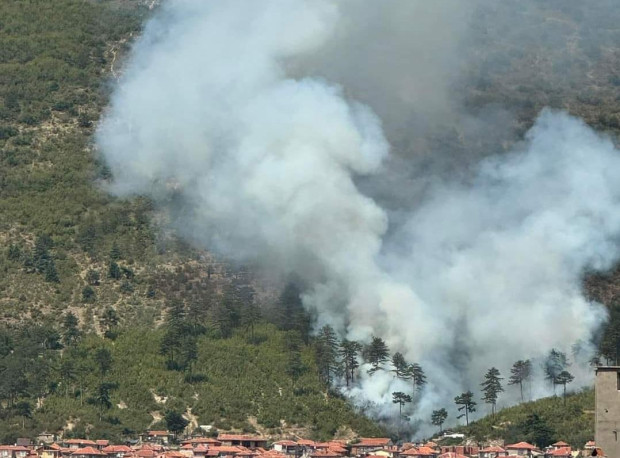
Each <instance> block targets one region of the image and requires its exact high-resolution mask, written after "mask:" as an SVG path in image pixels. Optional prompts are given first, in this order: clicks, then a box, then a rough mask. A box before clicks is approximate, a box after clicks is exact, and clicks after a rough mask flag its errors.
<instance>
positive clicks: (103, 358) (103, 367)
mask: <svg viewBox="0 0 620 458" xmlns="http://www.w3.org/2000/svg"><path fill="white" fill-rule="evenodd" d="M94 360H95V364H97V368H98V369H99V374H100V375H101V377H102V378H103V377H105V376H106V375H107V373H108V372H109V371H110V369H112V353H110V350H108V349H107V348H105V347H101V348H98V349H97V351H95V356H94Z"/></svg>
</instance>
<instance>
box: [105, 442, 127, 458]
mask: <svg viewBox="0 0 620 458" xmlns="http://www.w3.org/2000/svg"><path fill="white" fill-rule="evenodd" d="M101 451H102V452H103V453H105V454H106V455H108V456H110V457H114V458H123V457H126V456H129V455H133V450H132V449H131V448H129V447H128V446H126V445H108V446H107V447H104V448H102V449H101Z"/></svg>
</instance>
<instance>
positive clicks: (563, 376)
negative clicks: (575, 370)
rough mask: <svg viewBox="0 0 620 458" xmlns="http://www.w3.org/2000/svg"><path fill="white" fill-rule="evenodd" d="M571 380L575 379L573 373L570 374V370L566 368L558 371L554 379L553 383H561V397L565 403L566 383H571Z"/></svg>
mask: <svg viewBox="0 0 620 458" xmlns="http://www.w3.org/2000/svg"><path fill="white" fill-rule="evenodd" d="M573 380H575V377H574V376H573V374H571V373H570V372H568V371H566V370H564V371H562V372H560V373H559V374H558V376H557V377H556V379H555V383H556V384H557V385H562V387H563V394H562V397H563V399H564V404H566V385H568V384H569V383H571V382H572V381H573Z"/></svg>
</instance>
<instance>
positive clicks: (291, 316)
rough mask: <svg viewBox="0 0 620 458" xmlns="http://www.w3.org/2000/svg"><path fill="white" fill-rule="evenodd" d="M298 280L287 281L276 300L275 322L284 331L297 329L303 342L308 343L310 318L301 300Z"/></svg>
mask: <svg viewBox="0 0 620 458" xmlns="http://www.w3.org/2000/svg"><path fill="white" fill-rule="evenodd" d="M301 294H302V290H301V288H300V287H299V282H297V281H289V282H288V283H287V284H286V286H285V288H284V289H283V290H282V293H281V294H280V297H279V298H278V302H277V309H276V324H277V325H278V327H279V328H280V329H283V330H285V331H293V330H294V331H298V332H299V334H300V336H301V338H302V340H303V341H304V343H305V344H308V343H309V336H310V327H311V326H310V325H311V319H310V316H309V315H308V313H307V312H306V310H305V309H304V306H303V303H302V300H301Z"/></svg>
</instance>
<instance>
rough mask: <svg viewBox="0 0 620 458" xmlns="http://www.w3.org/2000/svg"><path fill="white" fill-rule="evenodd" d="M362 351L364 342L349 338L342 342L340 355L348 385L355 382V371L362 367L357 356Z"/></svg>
mask: <svg viewBox="0 0 620 458" xmlns="http://www.w3.org/2000/svg"><path fill="white" fill-rule="evenodd" d="M361 351H362V344H360V343H359V342H356V341H354V340H347V339H344V340H343V341H342V342H340V357H341V361H342V366H343V368H344V377H345V381H346V384H347V387H348V386H349V385H350V384H351V383H353V381H354V376H355V371H356V369H357V368H358V367H360V364H359V361H358V359H357V357H358V355H359V353H360V352H361Z"/></svg>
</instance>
